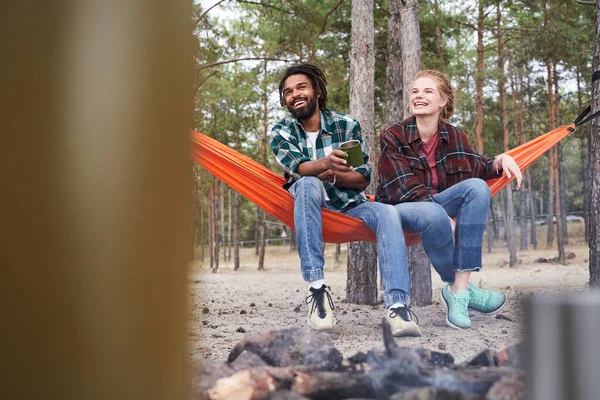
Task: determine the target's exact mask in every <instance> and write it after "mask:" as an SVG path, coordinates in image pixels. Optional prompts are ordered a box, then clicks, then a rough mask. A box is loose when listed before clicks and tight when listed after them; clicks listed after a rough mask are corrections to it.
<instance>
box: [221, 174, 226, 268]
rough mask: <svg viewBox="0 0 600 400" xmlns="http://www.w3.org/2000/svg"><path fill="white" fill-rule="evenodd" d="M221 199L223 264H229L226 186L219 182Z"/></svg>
mask: <svg viewBox="0 0 600 400" xmlns="http://www.w3.org/2000/svg"><path fill="white" fill-rule="evenodd" d="M219 198H220V199H221V201H220V206H221V211H220V213H221V245H222V246H223V262H227V236H226V235H225V184H224V183H223V181H219Z"/></svg>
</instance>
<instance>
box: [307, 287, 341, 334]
mask: <svg viewBox="0 0 600 400" xmlns="http://www.w3.org/2000/svg"><path fill="white" fill-rule="evenodd" d="M310 292H311V295H310V296H308V297H307V298H306V299H305V303H306V304H308V326H310V327H311V328H312V329H315V330H317V331H326V330H329V329H331V328H333V327H334V326H335V324H337V320H336V319H335V315H334V314H333V309H334V308H335V307H334V306H333V300H332V299H331V296H330V295H329V292H327V287H326V286H325V285H323V286H321V288H320V289H315V288H310Z"/></svg>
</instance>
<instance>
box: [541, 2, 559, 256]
mask: <svg viewBox="0 0 600 400" xmlns="http://www.w3.org/2000/svg"><path fill="white" fill-rule="evenodd" d="M542 11H543V13H544V22H543V26H544V28H546V27H547V26H548V4H547V1H546V0H543V1H542ZM544 62H545V63H546V76H547V78H546V82H547V85H548V123H549V130H553V129H556V125H555V122H556V118H555V115H554V92H553V91H552V66H551V60H550V59H549V58H546V59H545V60H544ZM548 160H549V163H548V237H547V241H546V247H547V248H549V249H550V248H552V244H553V242H554V210H555V207H556V206H555V201H556V200H555V191H554V189H555V186H554V171H555V169H554V165H555V164H556V146H554V147H552V149H551V150H550V152H549V153H548Z"/></svg>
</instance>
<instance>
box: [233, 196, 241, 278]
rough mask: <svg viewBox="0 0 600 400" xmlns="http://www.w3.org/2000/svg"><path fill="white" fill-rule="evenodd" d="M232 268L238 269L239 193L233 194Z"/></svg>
mask: <svg viewBox="0 0 600 400" xmlns="http://www.w3.org/2000/svg"><path fill="white" fill-rule="evenodd" d="M233 202H234V204H233V238H232V242H233V270H234V271H237V270H238V269H240V194H239V192H235V193H234V194H233Z"/></svg>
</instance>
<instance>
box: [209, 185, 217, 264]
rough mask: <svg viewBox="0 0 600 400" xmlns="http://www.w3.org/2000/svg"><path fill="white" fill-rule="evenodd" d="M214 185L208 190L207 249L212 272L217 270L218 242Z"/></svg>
mask: <svg viewBox="0 0 600 400" xmlns="http://www.w3.org/2000/svg"><path fill="white" fill-rule="evenodd" d="M216 191H217V189H216V187H215V183H213V184H211V185H210V189H209V190H208V204H209V208H208V248H209V254H210V268H211V269H212V272H213V273H214V272H217V270H218V269H219V241H218V237H217V236H218V235H217V229H218V227H217V215H218V210H219V208H218V196H217V194H216Z"/></svg>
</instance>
